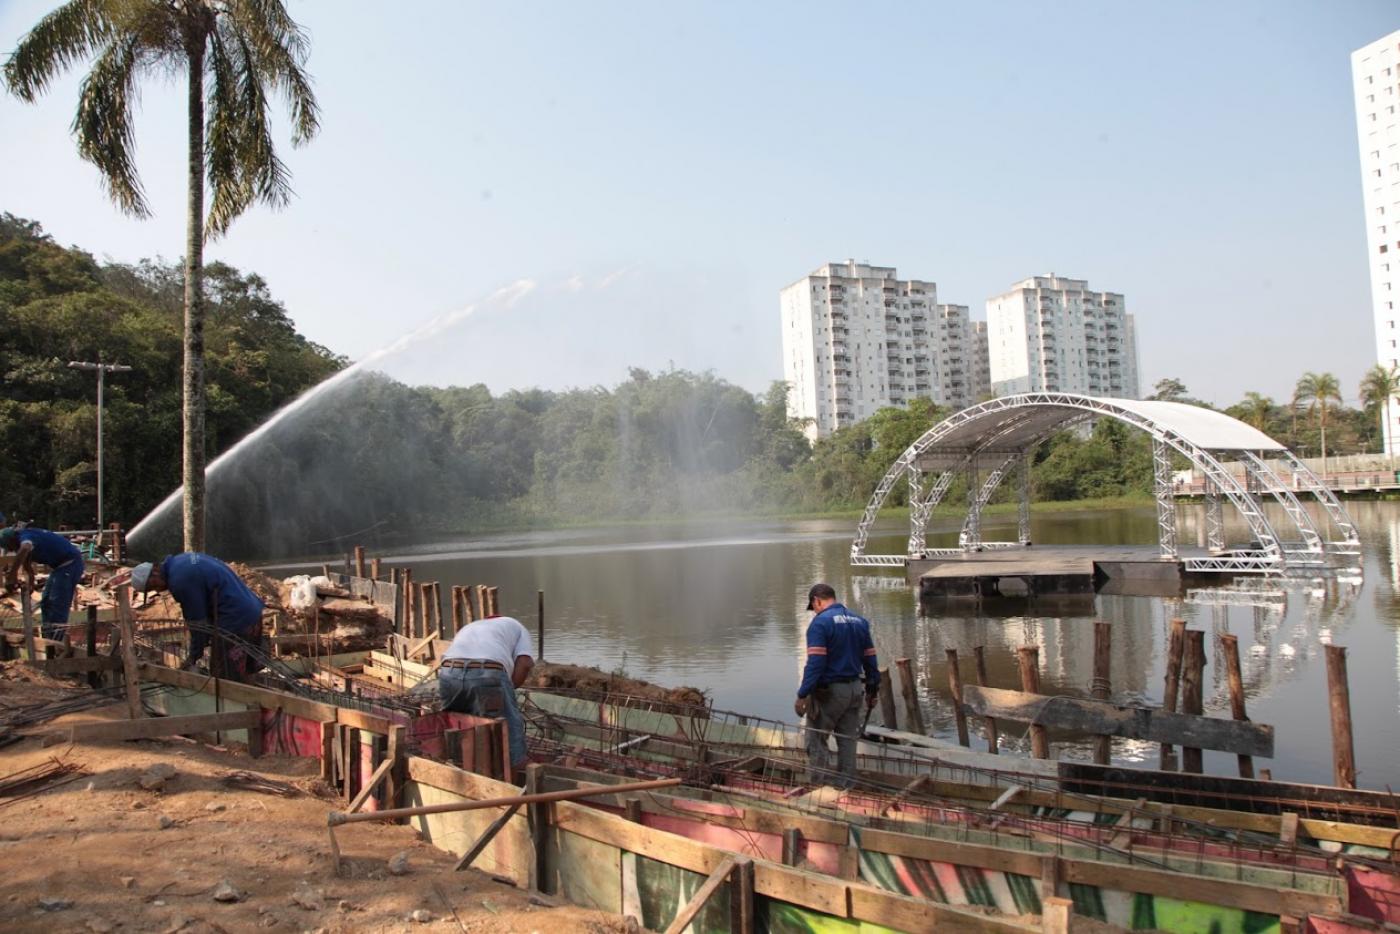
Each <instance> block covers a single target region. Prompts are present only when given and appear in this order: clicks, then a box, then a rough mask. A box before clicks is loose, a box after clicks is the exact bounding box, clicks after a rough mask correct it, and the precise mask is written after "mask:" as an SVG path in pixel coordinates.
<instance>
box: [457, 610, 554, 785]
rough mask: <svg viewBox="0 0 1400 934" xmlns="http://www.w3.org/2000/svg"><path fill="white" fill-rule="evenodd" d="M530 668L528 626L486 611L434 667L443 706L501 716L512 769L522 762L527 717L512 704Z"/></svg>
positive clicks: (459, 636)
mask: <svg viewBox="0 0 1400 934" xmlns="http://www.w3.org/2000/svg"><path fill="white" fill-rule="evenodd" d="M534 667H535V659H534V649H533V648H532V647H531V645H530V631H529V630H528V629H526V628H525V627H524V626H523V625H521V623H520V620H518V619H515V618H514V617H510V616H488V617H487V618H486V619H480V620H477V621H476V622H474V623H472V624H470V625H468V626H463V627H462V630H461V631H460V632H458V633H457V635H456V636H454V637H453V639H452V644H451V645H449V646H448V647H447V651H446V652H443V653H442V662H441V663H440V665H439V667H438V694H439V696H440V697H441V698H442V706H443V709H445V710H455V711H457V712H458V713H467V714H471V715H472V716H475V717H497V718H499V717H504V718H505V721H506V731H507V733H508V734H509V741H510V764H511V768H513V769H521V768H524V766H525V718H524V717H522V716H521V715H520V708H519V707H518V706H517V705H516V703H515V689H516V688H518V687H520V686H521V685H522V684H524V683H525V679H526V678H528V677H529V676H530V669H532V668H534Z"/></svg>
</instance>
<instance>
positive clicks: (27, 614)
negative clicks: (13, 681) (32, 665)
mask: <svg viewBox="0 0 1400 934" xmlns="http://www.w3.org/2000/svg"><path fill="white" fill-rule="evenodd" d="M19 604H20V615H21V616H23V618H24V623H23V625H24V658H25V661H28V662H36V661H38V660H39V655H38V650H37V649H35V648H34V592H33V591H31V590H30V589H29V582H28V581H20V585H19Z"/></svg>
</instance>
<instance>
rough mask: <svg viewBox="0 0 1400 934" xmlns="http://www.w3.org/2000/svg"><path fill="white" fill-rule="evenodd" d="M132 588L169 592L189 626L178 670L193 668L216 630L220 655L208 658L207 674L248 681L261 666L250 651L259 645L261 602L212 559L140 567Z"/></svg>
mask: <svg viewBox="0 0 1400 934" xmlns="http://www.w3.org/2000/svg"><path fill="white" fill-rule="evenodd" d="M131 589H132V590H133V591H136V592H138V593H141V592H146V591H150V590H169V591H170V595H171V596H172V597H174V598H175V602H176V603H178V604H180V612H181V614H182V615H183V616H184V618H185V622H186V623H190V624H193V625H191V626H190V654H189V657H188V658H187V659H185V663H184V665H182V666H181V667H182V668H185V669H191V668H194V666H195V664H196V663H197V662H198V661H199V659H200V657H201V656H203V655H204V650H205V649H206V648H208V647H209V643H210V639H211V637H212V636H213V633H214V632H215V630H216V629H217V630H218V632H219V633H220V634H221V635H222V636H223V638H221V639H219V640H218V642H217V643H216V648H219V649H221V650H222V651H221V652H219V654H218V655H217V656H216V655H211V656H210V659H209V662H210V670H211V671H213V672H214V673H215V674H217V675H219V676H220V677H224V678H230V679H232V680H235V681H247V680H248V679H249V677H250V676H251V675H252V674H254V673H255V672H256V671H258V669H260V668H261V667H262V665H261V664H260V663H258V662H257V660H256V659H254V658H253V657H251V656H250V655H249V651H248V650H249V648H252V647H256V646H257V645H258V643H259V642H261V641H262V614H263V602H262V600H261V599H259V598H258V595H257V594H255V593H253V591H252V590H250V589H249V588H248V585H247V584H245V583H243V579H242V578H240V577H239V576H238V574H237V573H236V572H235V571H234V570H233V568H231V567H229V566H228V565H227V564H225V563H224V562H222V561H220V560H219V559H218V558H215V557H214V556H213V555H206V554H201V553H200V552H197V551H187V552H184V553H183V554H178V555H170V556H169V557H167V558H165V559H164V560H162V561H161V562H160V564H159V565H155V564H151V563H149V562H147V563H145V564H138V565H137V566H136V567H135V568H133V569H132V571H131Z"/></svg>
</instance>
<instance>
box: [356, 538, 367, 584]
mask: <svg viewBox="0 0 1400 934" xmlns="http://www.w3.org/2000/svg"><path fill="white" fill-rule="evenodd" d="M355 576H356V577H364V576H365V546H364V545H356V546H355Z"/></svg>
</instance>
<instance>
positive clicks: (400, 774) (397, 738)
mask: <svg viewBox="0 0 1400 934" xmlns="http://www.w3.org/2000/svg"><path fill="white" fill-rule="evenodd" d="M385 755H386V756H387V757H388V759H387V760H386V761H389V762H392V763H393V765H392V766H390V767H389V776H388V778H386V779H385V780H384V807H385V808H386V809H388V808H395V807H398V802H399V799H400V798H401V797H402V796H403V788H404V785H405V784H407V783H408V777H407V776H408V762H409V756H408V727H406V726H402V725H399V724H395V725H394V726H391V727H389V748H388V750H387V751H386V752H385Z"/></svg>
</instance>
